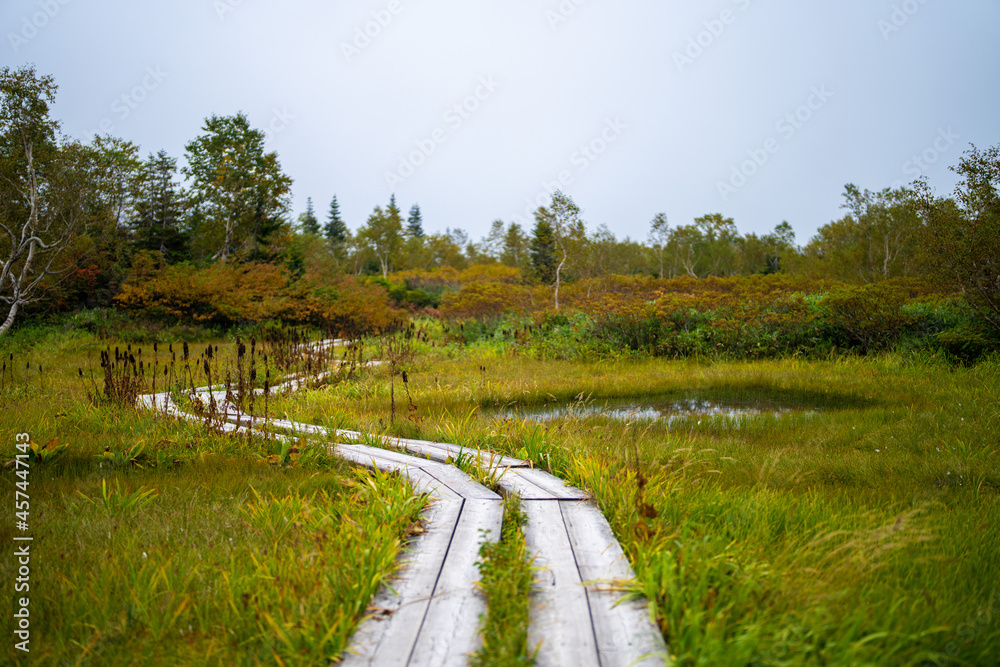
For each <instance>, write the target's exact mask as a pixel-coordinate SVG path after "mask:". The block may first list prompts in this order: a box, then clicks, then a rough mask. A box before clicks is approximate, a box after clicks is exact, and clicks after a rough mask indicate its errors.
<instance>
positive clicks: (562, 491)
mask: <svg viewBox="0 0 1000 667" xmlns="http://www.w3.org/2000/svg"><path fill="white" fill-rule="evenodd" d="M500 487H501V488H503V489H504V491H505V492H508V493H519V494H520V495H521V499H522V500H584V499H586V498H588V497H589V496H588V495H587V494H586V493H584V492H583V491H581V490H580V489H577V488H576V487H573V486H569V485H568V484H566V483H565V482H563V481H562V480H561V479H559V478H558V477H555V476H553V475H550V474H549V473H547V472H545V471H543V470H536V469H533V468H511V469H509V470H507V471H506V472H505V473H504V475H503V477H501V478H500Z"/></svg>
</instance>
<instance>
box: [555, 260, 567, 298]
mask: <svg viewBox="0 0 1000 667" xmlns="http://www.w3.org/2000/svg"><path fill="white" fill-rule="evenodd" d="M566 257H567V255H566V250H563V258H562V261H561V262H559V266H557V267H556V310H559V282H560V280H561V278H562V268H563V266H564V265H565V264H566Z"/></svg>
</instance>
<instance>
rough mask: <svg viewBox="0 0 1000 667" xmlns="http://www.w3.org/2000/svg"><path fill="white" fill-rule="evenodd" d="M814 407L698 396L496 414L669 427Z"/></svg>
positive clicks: (734, 421) (516, 409) (534, 407)
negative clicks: (598, 418) (596, 418)
mask: <svg viewBox="0 0 1000 667" xmlns="http://www.w3.org/2000/svg"><path fill="white" fill-rule="evenodd" d="M816 412H817V409H816V408H803V407H802V406H794V407H793V406H788V405H781V404H780V403H777V402H775V401H771V400H758V401H725V400H718V399H706V398H699V397H690V398H676V397H673V398H665V397H649V398H645V399H642V398H634V399H613V400H607V399H601V400H592V401H587V400H582V401H561V402H553V403H548V404H545V405H531V406H517V407H512V408H507V409H505V410H502V411H500V413H499V414H500V415H502V416H504V417H512V418H516V419H531V420H536V421H552V420H555V419H562V418H567V417H568V418H574V417H575V418H583V417H591V416H604V417H607V418H609V419H614V420H618V421H658V422H665V423H666V425H667V427H668V428H669V427H670V426H672V425H673V424H674V423H675V422H678V421H685V422H688V423H690V421H691V420H699V421H698V423H701V422H700V420H701V419H706V420H712V421H713V422H719V421H723V422H727V423H732V424H733V425H737V424H738V423H739V422H740V421H741V420H743V419H745V418H748V417H760V416H773V417H780V416H782V415H784V414H793V413H794V414H808V415H811V414H815V413H816Z"/></svg>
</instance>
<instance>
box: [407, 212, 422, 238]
mask: <svg viewBox="0 0 1000 667" xmlns="http://www.w3.org/2000/svg"><path fill="white" fill-rule="evenodd" d="M406 235H407V236H409V237H410V238H411V239H422V238H424V218H423V216H422V215H421V214H420V206H419V205H418V204H414V205H413V206H411V207H410V217H409V218H407V220H406Z"/></svg>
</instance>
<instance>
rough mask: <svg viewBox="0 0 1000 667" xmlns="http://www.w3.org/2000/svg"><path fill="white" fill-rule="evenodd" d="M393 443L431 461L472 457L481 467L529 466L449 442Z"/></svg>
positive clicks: (405, 441) (405, 439) (519, 460)
mask: <svg viewBox="0 0 1000 667" xmlns="http://www.w3.org/2000/svg"><path fill="white" fill-rule="evenodd" d="M391 442H392V444H393V445H396V446H397V447H402V448H403V449H406V450H409V451H412V452H415V453H418V454H420V455H423V456H427V457H428V458H430V459H431V460H433V461H439V462H441V463H447V462H448V461H449V459H450V460H451V461H457V460H458V458H459V457H460V456H466V457H470V456H471V457H475V458H478V459H479V464H480V465H482V466H489V467H492V468H496V467H499V468H501V469H503V468H526V467H528V465H529V464H528V462H527V461H522V460H521V459H515V458H512V457H510V456H503V455H502V454H496V453H493V452H489V451H486V450H480V449H469V448H468V447H465V448H463V447H460V446H458V445H452V444H449V443H447V442H432V441H430V440H412V439H409V438H392V440H391Z"/></svg>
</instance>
